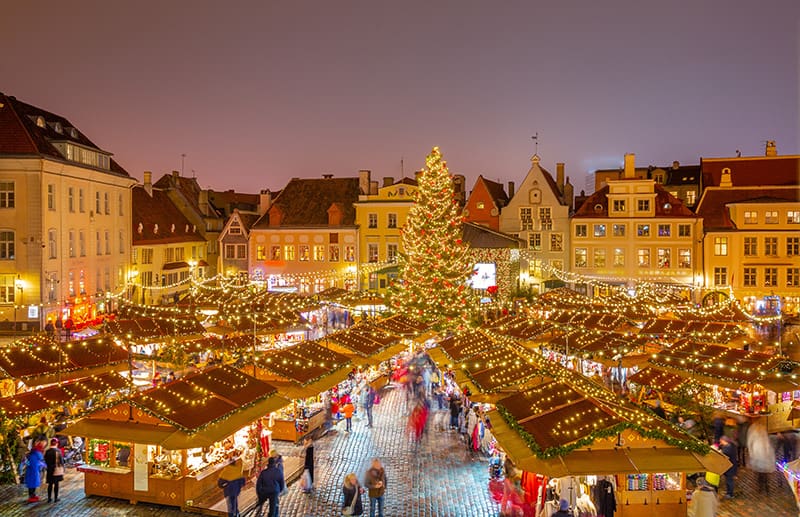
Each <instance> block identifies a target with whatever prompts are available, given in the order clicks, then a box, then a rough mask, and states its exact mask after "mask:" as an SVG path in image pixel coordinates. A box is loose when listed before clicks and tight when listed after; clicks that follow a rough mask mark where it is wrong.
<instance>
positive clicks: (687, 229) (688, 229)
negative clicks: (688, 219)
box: [678, 224, 692, 237]
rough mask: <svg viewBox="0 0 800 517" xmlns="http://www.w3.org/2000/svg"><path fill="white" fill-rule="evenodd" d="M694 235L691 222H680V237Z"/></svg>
mask: <svg viewBox="0 0 800 517" xmlns="http://www.w3.org/2000/svg"><path fill="white" fill-rule="evenodd" d="M691 236H692V225H691V224H679V225H678V237H691Z"/></svg>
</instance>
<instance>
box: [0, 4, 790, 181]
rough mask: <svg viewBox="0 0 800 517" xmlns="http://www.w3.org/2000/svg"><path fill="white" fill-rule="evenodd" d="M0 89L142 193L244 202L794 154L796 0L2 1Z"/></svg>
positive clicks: (575, 176)
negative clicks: (290, 183) (449, 176)
mask: <svg viewBox="0 0 800 517" xmlns="http://www.w3.org/2000/svg"><path fill="white" fill-rule="evenodd" d="M0 48H1V49H3V51H2V58H0V91H2V92H3V93H6V94H8V95H14V96H16V97H17V98H18V99H20V100H23V101H26V102H28V103H31V104H34V105H37V106H40V107H42V108H45V109H48V110H50V111H53V112H56V113H58V114H60V115H63V116H65V117H67V118H68V119H70V120H71V121H72V122H73V123H74V124H75V125H76V126H77V127H79V128H80V129H81V130H82V131H83V132H84V133H86V134H87V135H88V136H89V138H91V139H92V140H94V141H95V143H97V144H98V145H99V146H100V147H102V148H104V149H106V150H108V151H110V152H112V153H114V155H115V158H116V159H117V161H118V162H119V163H120V164H121V165H122V166H123V167H125V168H126V169H127V170H128V172H130V173H131V174H132V175H133V176H135V177H137V178H139V179H141V178H142V172H143V171H144V170H152V171H153V172H154V176H156V177H160V175H161V174H164V173H166V172H169V171H170V170H180V169H181V155H182V154H184V153H185V154H186V158H185V166H184V173H185V174H186V175H191V174H192V171H195V174H196V175H197V178H198V181H199V182H200V184H201V185H202V186H203V187H210V188H213V189H215V190H225V189H229V188H235V189H236V190H238V191H242V192H257V191H258V190H259V189H262V188H270V189H273V190H275V189H279V188H282V187H283V186H284V184H285V183H286V181H287V180H288V179H290V178H292V177H319V176H320V175H321V174H323V173H333V174H335V175H336V176H353V175H356V174H357V171H358V169H362V168H364V169H371V170H372V171H373V178H378V179H379V178H381V177H383V176H394V177H396V178H397V177H399V176H400V172H401V168H400V163H401V158H402V159H403V160H404V164H405V165H404V169H405V173H406V175H412V174H413V171H414V170H416V169H419V168H420V167H422V166H423V165H424V163H425V155H426V154H427V153H428V152H429V151H430V148H431V147H432V146H434V145H438V146H440V147H441V149H442V152H443V154H444V157H445V159H447V161H448V165H449V167H450V170H451V172H453V173H460V174H464V175H465V176H466V177H467V188H468V189H471V188H472V184H473V182H474V181H475V178H477V176H478V174H483V175H484V176H485V177H487V178H489V179H494V180H499V181H502V182H507V181H515V182H517V184H519V182H521V181H522V179H523V178H524V176H525V174H526V173H527V171H528V168H529V166H530V162H529V159H530V156H531V155H532V154H533V151H534V144H533V141H532V140H531V135H533V134H535V133H536V132H538V134H539V155H540V156H541V157H542V164H543V165H544V166H545V167H547V168H549V169H550V170H551V171H553V170H554V169H555V165H554V164H555V162H557V161H563V162H566V171H567V175H568V176H570V177H571V178H572V182H573V184H575V185H576V187H577V188H576V191H580V189H582V188H584V185H585V180H584V178H585V176H586V174H587V172H589V171H592V170H594V169H597V168H605V167H616V166H619V165H621V163H622V156H623V154H624V153H626V152H634V153H636V155H637V165H643V166H644V165H648V164H654V165H667V164H671V163H672V161H673V160H679V161H680V162H681V163H682V164H696V163H699V160H700V157H701V156H703V157H713V156H733V155H734V153H735V151H736V149H740V150H741V151H742V154H743V155H761V154H763V152H764V149H763V148H764V140H767V139H770V140H776V141H777V145H778V152H779V153H780V154H797V153H798V148H799V147H800V136H799V134H798V103H799V102H800V93H799V91H800V90H799V89H798V76H799V75H800V74H799V71H800V63H799V61H798V55H799V54H800V2H798V1H797V0H765V1H760V2H754V1H752V0H747V1H743V0H724V1H723V0H720V1H698V0H693V1H690V0H675V1H669V2H658V4H657V3H656V2H654V1H649V0H646V1H642V0H603V1H601V2H598V1H594V0H583V1H579V0H562V1H556V0H550V1H544V0H525V1H512V0H501V1H489V0H484V1H472V0H453V1H439V0H427V1H421V0H403V1H375V0H367V1H358V2H357V1H349V0H340V1H329V0H324V1H323V0H308V1H303V0H298V1H292V0H287V1H277V0H252V1H251V0H236V1H232V2H223V1H209V0H192V1H189V0H170V1H163V0H137V1H135V2H133V1H129V2H122V1H121V2H109V1H108V0H91V1H89V0H76V1H74V2H55V1H41V0H26V1H15V2H8V3H7V5H4V7H3V11H2V16H0Z"/></svg>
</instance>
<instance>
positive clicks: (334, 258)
mask: <svg viewBox="0 0 800 517" xmlns="http://www.w3.org/2000/svg"><path fill="white" fill-rule="evenodd" d="M328 261H329V262H339V246H338V245H336V244H333V245H330V246H328Z"/></svg>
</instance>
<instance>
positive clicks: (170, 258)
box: [164, 248, 175, 262]
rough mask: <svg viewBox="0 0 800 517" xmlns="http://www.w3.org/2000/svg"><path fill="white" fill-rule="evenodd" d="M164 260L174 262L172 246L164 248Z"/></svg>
mask: <svg viewBox="0 0 800 517" xmlns="http://www.w3.org/2000/svg"><path fill="white" fill-rule="evenodd" d="M164 262H175V249H174V248H167V249H165V250H164Z"/></svg>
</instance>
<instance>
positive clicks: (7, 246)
mask: <svg viewBox="0 0 800 517" xmlns="http://www.w3.org/2000/svg"><path fill="white" fill-rule="evenodd" d="M14 258H15V255H14V232H12V231H8V230H6V231H0V260H14Z"/></svg>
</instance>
